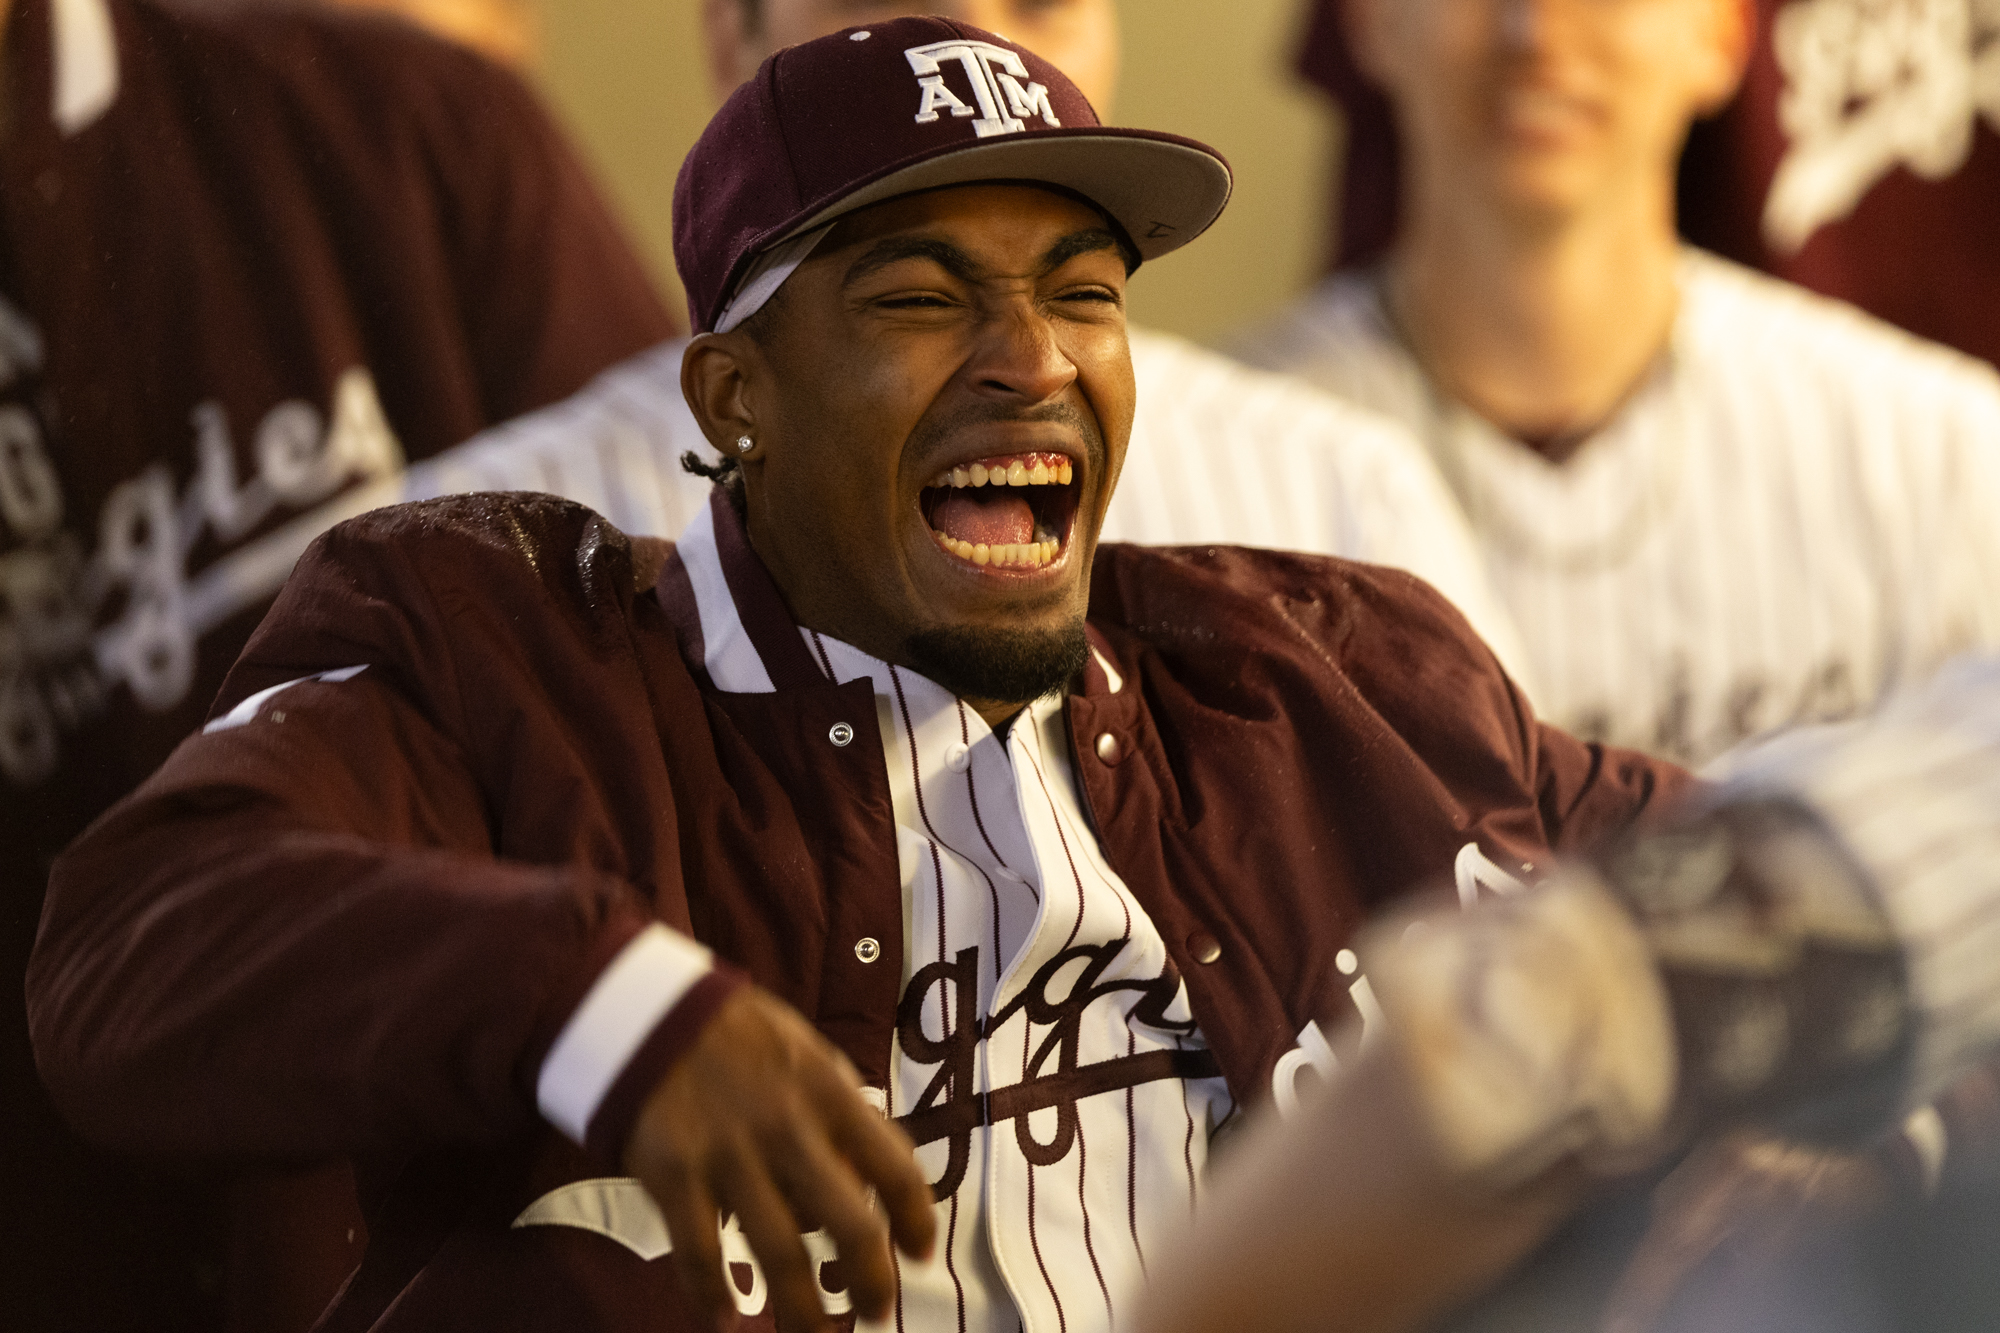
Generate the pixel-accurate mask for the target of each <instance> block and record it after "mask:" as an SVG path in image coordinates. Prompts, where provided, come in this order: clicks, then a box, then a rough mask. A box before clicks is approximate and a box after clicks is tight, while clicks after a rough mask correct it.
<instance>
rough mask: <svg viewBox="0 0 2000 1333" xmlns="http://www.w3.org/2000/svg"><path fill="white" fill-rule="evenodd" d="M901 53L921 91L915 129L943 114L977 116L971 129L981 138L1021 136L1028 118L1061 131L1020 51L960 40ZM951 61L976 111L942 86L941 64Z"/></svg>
mask: <svg viewBox="0 0 2000 1333" xmlns="http://www.w3.org/2000/svg"><path fill="white" fill-rule="evenodd" d="M903 54H904V55H905V56H906V57H908V59H909V62H910V69H911V71H912V72H914V73H915V74H916V76H917V86H918V87H919V88H921V89H922V90H923V96H922V101H921V102H920V103H919V104H918V106H917V124H919V125H929V124H932V123H933V122H935V121H936V120H937V119H938V118H939V114H940V113H941V112H945V111H949V112H950V113H951V114H952V115H953V116H955V117H958V118H959V119H964V118H965V117H967V116H976V117H978V119H976V120H974V121H973V122H972V130H973V133H974V134H975V135H977V136H978V137H979V138H981V139H985V138H988V137H990V136H992V135H995V134H1019V133H1021V132H1022V131H1023V130H1025V129H1027V128H1028V124H1027V120H1028V117H1030V116H1040V117H1041V118H1042V123H1043V124H1045V125H1049V126H1051V127H1053V128H1056V129H1061V128H1062V122H1061V121H1060V120H1057V119H1056V109H1055V107H1054V106H1053V105H1051V104H1050V102H1049V90H1048V89H1047V88H1045V87H1043V86H1042V85H1041V84H1039V83H1035V82H1033V81H1032V80H1031V79H1029V77H1028V66H1027V62H1026V61H1024V60H1022V59H1021V56H1020V53H1019V52H1016V51H1010V50H1008V49H1007V48H1006V47H1004V46H995V45H993V44H992V43H990V42H975V41H968V40H965V39H958V40H954V41H949V42H932V43H930V44H929V45H927V46H913V47H910V48H909V49H908V50H906V51H904V52H903ZM954 60H955V61H957V62H958V63H959V65H960V66H961V67H962V68H963V69H964V70H965V77H966V79H967V80H968V81H969V82H970V83H971V84H972V97H973V101H975V102H977V103H978V106H976V107H975V106H972V105H970V104H969V103H967V102H966V101H965V100H964V99H963V98H961V97H960V96H959V95H958V94H957V93H955V92H953V91H952V90H951V89H950V88H948V87H946V86H945V81H944V70H945V66H946V64H947V63H948V62H950V61H954Z"/></svg>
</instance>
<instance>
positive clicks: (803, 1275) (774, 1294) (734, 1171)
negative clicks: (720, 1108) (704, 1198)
mask: <svg viewBox="0 0 2000 1333" xmlns="http://www.w3.org/2000/svg"><path fill="white" fill-rule="evenodd" d="M718 1183H719V1184H720V1185H721V1186H722V1188H723V1190H724V1191H725V1193H726V1194H727V1196H728V1200H729V1205H730V1207H731V1208H733V1209H734V1210H735V1212H736V1220H737V1222H738V1224H739V1225H741V1227H742V1228H743V1238H744V1239H745V1240H747V1241H749V1242H750V1252H751V1253H752V1254H754V1255H756V1256H757V1263H758V1265H759V1266H760V1267H761V1268H762V1269H763V1270H764V1282H765V1284H766V1286H767V1287H768V1288H769V1290H770V1295H771V1309H772V1312H773V1313H774V1314H775V1315H776V1316H777V1320H778V1327H779V1328H781V1329H786V1330H796V1329H818V1328H822V1327H824V1326H825V1325H826V1323H827V1314H826V1306H825V1305H823V1304H822V1303H821V1301H820V1285H819V1265H818V1264H817V1263H815V1262H814V1261H813V1258H812V1256H811V1255H809V1254H807V1253H806V1246H805V1241H804V1239H803V1238H802V1237H801V1236H800V1235H799V1223H798V1219H797V1218H796V1217H795V1216H793V1214H792V1210H791V1209H790V1208H788V1207H787V1206H786V1204H785V1200H784V1197H783V1196H782V1195H781V1194H779V1192H778V1187H777V1186H776V1185H774V1184H773V1183H772V1181H771V1178H770V1176H769V1175H767V1174H765V1167H764V1164H763V1163H761V1162H756V1161H749V1160H739V1161H737V1162H735V1163H733V1164H732V1165H731V1166H730V1167H728V1168H727V1169H726V1170H725V1172H724V1173H723V1178H722V1179H721V1180H720V1181H719V1182H718Z"/></svg>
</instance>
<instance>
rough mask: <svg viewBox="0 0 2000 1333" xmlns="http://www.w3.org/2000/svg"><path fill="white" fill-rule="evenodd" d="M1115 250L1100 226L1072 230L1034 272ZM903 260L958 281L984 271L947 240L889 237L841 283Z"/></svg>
mask: <svg viewBox="0 0 2000 1333" xmlns="http://www.w3.org/2000/svg"><path fill="white" fill-rule="evenodd" d="M1119 249H1120V246H1119V244H1118V238H1117V237H1116V236H1114V235H1112V234H1111V232H1110V231H1108V230H1106V229H1105V228H1103V227H1088V228H1085V229H1084V230H1082V231H1073V232H1071V233H1070V234H1069V235H1067V236H1065V237H1063V238H1062V239H1061V240H1059V241H1057V242H1056V243H1055V244H1054V245H1052V246H1050V247H1049V248H1048V251H1047V252H1046V253H1045V254H1043V255H1042V258H1041V263H1040V265H1039V269H1038V275H1040V274H1048V273H1053V272H1055V271H1056V270H1057V269H1059V268H1061V267H1062V266H1063V265H1064V264H1067V263H1069V261H1070V260H1072V259H1075V258H1076V257H1077V256H1078V255H1087V254H1094V253H1095V252H1097V251H1099V250H1119ZM906 259H928V260H930V261H931V262H932V263H934V264H936V265H937V266H938V267H939V268H941V269H943V270H944V271H945V272H947V273H949V274H951V276H953V277H954V278H957V279H959V280H960V281H961V282H977V281H979V280H980V279H981V278H982V277H984V276H985V274H986V268H985V266H984V265H982V264H981V263H980V262H979V261H978V260H976V259H974V258H973V257H972V256H971V255H969V254H967V253H966V252H965V251H963V250H961V249H959V248H958V247H957V246H956V245H953V244H952V243H951V242H950V241H941V240H937V239H935V238H933V237H924V236H891V237H889V238H888V239H886V240H883V241H880V242H878V243H876V244H875V245H873V246H871V247H869V249H868V250H867V252H866V253H864V254H863V255H862V256H861V257H860V258H859V259H856V260H855V261H854V262H853V263H852V264H851V265H849V266H848V269H847V276H846V277H845V278H843V279H842V280H841V285H842V286H844V287H851V286H853V285H854V284H855V283H857V282H860V281H861V280H862V279H863V278H866V277H867V276H869V275H870V274H871V273H877V272H880V271H881V270H882V269H885V268H887V267H889V265H891V264H899V263H901V262H903V261H904V260H906Z"/></svg>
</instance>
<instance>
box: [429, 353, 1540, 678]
mask: <svg viewBox="0 0 2000 1333" xmlns="http://www.w3.org/2000/svg"><path fill="white" fill-rule="evenodd" d="M1131 341H1132V365H1133V371H1134V374H1135V376H1136V378H1137V382H1138V389H1139V408H1138V414H1137V416H1136V418H1135V420H1134V422H1133V428H1132V442H1131V448H1130V450H1129V452H1128V453H1127V455H1126V462H1125V470H1124V473H1123V475H1122V477H1121V479H1120V481H1119V485H1118V491H1117V494H1116V496H1115V497H1114V498H1113V500H1112V504H1111V510H1110V513H1109V515H1108V516H1107V517H1106V520H1105V527H1104V538H1105V540H1107V541H1136V542H1153V543H1166V544H1183V543H1186V544H1192V543H1203V542H1226V543H1230V544H1234V545H1243V546H1266V547H1278V548H1282V549H1287V550H1300V551H1311V552H1315V553H1318V554H1323V555H1339V556H1346V557H1348V558H1350V559H1355V560H1366V561H1370V562H1373V563H1377V564H1387V565H1397V566H1400V567H1402V568H1404V569H1408V570H1410V571H1412V572H1413V573H1416V574H1417V575H1419V576H1421V577H1422V578H1424V579H1425V580H1427V581H1428V582H1430V583H1431V584H1432V585H1433V586H1435V587H1436V588H1437V589H1438V590H1439V591H1440V592H1442V593H1444V594H1445V596H1447V597H1449V598H1450V599H1451V600H1452V601H1453V602H1454V603H1455V604H1456V605H1457V606H1458V608H1459V610H1461V611H1462V612H1464V613H1465V616H1466V618H1467V619H1468V620H1470V621H1471V622H1472V624H1473V626H1474V628H1476V629H1477V630H1478V631H1479V632H1480V633H1481V635H1483V636H1484V637H1485V639H1486V641H1487V643H1488V644H1489V645H1490V646H1491V647H1492V648H1493V650H1494V652H1495V653H1496V654H1497V655H1498V656H1499V658H1500V660H1501V662H1502V663H1504V664H1505V665H1506V666H1507V668H1508V669H1509V671H1510V672H1513V673H1514V674H1515V676H1516V678H1517V679H1520V680H1521V681H1522V683H1523V685H1524V687H1526V688H1528V689H1529V692H1530V694H1532V693H1533V684H1534V682H1533V681H1532V679H1531V667H1530V664H1529V662H1528V658H1527V654H1526V653H1525V652H1524V651H1523V650H1522V647H1521V641H1520V637H1519V635H1518V634H1517V633H1516V632H1515V629H1514V626H1513V623H1512V621H1511V619H1510V617H1509V616H1508V615H1507V613H1506V612H1505V611H1504V610H1503V609H1502V608H1501V605H1500V602H1499V599H1498V598H1497V597H1496V596H1495V595H1494V594H1493V591H1492V589H1491V587H1490V585H1489V584H1488V582H1487V577H1486V573H1485V570H1484V569H1483V567H1482V566H1481V563H1480V559H1479V555H1478V552H1477V549H1476V547H1475V544H1474V542H1473V539H1472V535H1471V533H1470V532H1468V531H1467V529H1466V527H1465V522H1464V519H1463V517H1462V516H1461V515H1460V514H1459V512H1458V509H1457V506H1456V505H1455V504H1454V503H1453V501H1452V498H1451V494H1450V492H1449V490H1448V489H1447V488H1446V487H1445V484H1444V482H1443V480H1442V479H1441V478H1440V477H1439V476H1438V473H1437V469H1436V468H1435V467H1434V466H1433V465H1432V464H1431V462H1430V460H1429V458H1428V457H1426V456H1425V454H1424V451H1423V449H1422V448H1421V447H1420V446H1419V445H1418V444H1417V443H1416V441H1414V440H1412V439H1410V438H1409V436H1408V434H1407V433H1406V432H1405V431H1404V430H1403V429H1402V428H1401V427H1400V426H1398V425H1397V424H1395V423H1394V422H1391V421H1387V420H1385V419H1383V418H1381V417H1379V416H1377V415H1375V414H1373V413H1370V412H1365V411H1362V410H1359V409H1357V408H1354V407H1352V406H1349V405H1348V404H1346V403H1344V402H1341V401H1339V400H1337V399H1335V398H1333V397H1331V396H1330V395H1327V394H1324V393H1321V392H1318V391H1316V390H1314V389H1312V388H1310V387H1308V386H1306V385H1303V384H1300V383H1299V382H1298V381H1296V380H1293V379H1290V378H1288V377H1284V376H1278V375H1270V374H1265V373H1262V372H1259V371H1254V370H1251V369H1249V368H1247V367H1244V366H1242V365H1240V364H1238V363H1237V362H1235V361H1232V360H1230V359H1229V358H1227V357H1223V356H1219V355H1217V354H1216V353H1214V352H1210V351H1205V350H1203V349H1201V348H1198V347H1195V346H1194V345H1193V344H1191V343H1187V342H1183V341H1181V340H1180V339H1178V338H1173V337H1169V336H1167V335H1164V334H1160V333H1154V332H1149V331H1146V330H1137V329H1135V330H1133V332H1132V335H1131ZM685 346H686V344H685V343H683V342H679V341H675V342H668V343H662V344H660V345H659V346H658V347H655V348H652V349H651V350H649V351H647V352H644V353H642V354H641V355H639V356H636V357H633V358H632V359H630V360H629V361H627V362H625V363H624V364H622V365H619V366H616V367H614V368H613V369H611V370H609V371H607V372H605V373H604V374H603V375H601V376H599V377H598V379H597V380H596V381H595V382H593V383H592V384H591V385H590V386H589V387H588V388H586V389H584V390H583V391H582V392H581V393H578V394H576V395H575V396H574V397H572V398H570V399H568V400H566V401H564V402H561V403H557V404H555V405H554V406H552V407H548V408H544V409H542V410H541V411H539V412H534V413H531V414H529V415H527V416H524V417H521V418H518V419H517V420H515V421H511V422H508V423H505V424H503V425H501V426H498V427H495V428H493V429H491V430H488V431H485V432H483V433H482V434H480V435H478V436H476V437H474V438H473V439H472V440H471V441H470V442H468V443H467V444H466V445H464V446H462V447H461V448H459V449H456V450H454V451H453V452H452V454H451V455H450V457H449V458H446V459H440V460H438V461H437V462H435V463H433V464H430V465H423V466H418V467H415V468H412V469H411V471H410V473H409V476H408V479H407V481H406V485H405V491H404V497H405V498H407V499H412V500H416V499H428V498H430V497H432V496H435V495H445V494H450V493H452V492H456V491H469V490H540V491H549V492H551V493H553V494H557V495H564V496H567V497H569V498H570V499H573V500H578V501H581V502H582V503H584V504H587V505H589V506H591V507H592V508H593V509H596V510H597V511H598V512H600V513H602V514H603V515H604V516H605V517H607V518H609V519H610V520H611V521H612V522H613V523H615V524H617V525H618V526H619V527H620V528H623V529H624V530H625V531H627V532H633V533H646V534H650V535H654V536H663V537H672V536H675V535H677V534H678V533H680V532H681V531H682V530H683V529H684V528H685V527H686V526H687V525H688V524H689V523H691V522H692V521H693V520H694V518H695V516H696V515H697V514H699V513H700V512H701V510H702V509H703V507H704V506H706V505H707V503H708V483H707V482H706V481H704V480H702V479H701V478H699V477H691V476H689V475H687V474H686V473H685V472H683V471H682V470H681V467H680V464H679V462H678V460H679V458H680V455H681V454H682V453H684V452H686V451H688V450H694V451H696V452H698V453H700V454H701V455H702V456H704V457H707V458H711V459H712V458H713V456H714V455H713V452H712V451H711V450H710V449H709V447H708V443H707V441H706V440H704V439H703V438H702V435H701V432H700V430H699V429H698V428H697V427H696V425H695V422H694V418H693V416H692V414H690V413H689V411H688V409H687V405H686V403H685V402H684V401H683V400H682V398H681V388H680V365H681V353H682V350H683V349H684V348H685Z"/></svg>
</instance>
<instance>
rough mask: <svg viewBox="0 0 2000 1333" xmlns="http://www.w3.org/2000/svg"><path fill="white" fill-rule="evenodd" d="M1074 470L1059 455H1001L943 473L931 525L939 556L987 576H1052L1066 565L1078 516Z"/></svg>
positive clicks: (928, 509) (927, 496) (928, 496)
mask: <svg viewBox="0 0 2000 1333" xmlns="http://www.w3.org/2000/svg"><path fill="white" fill-rule="evenodd" d="M1074 474H1075V464H1074V463H1073V462H1072V461H1071V460H1070V459H1069V457H1068V456H1067V455H1064V454H1055V453H1028V454H1001V455H997V456H995V457H992V458H982V459H979V460H978V461H977V462H972V463H963V464H960V465H959V466H957V467H954V468H952V469H951V470H950V471H949V472H942V473H939V474H938V476H937V478H936V479H935V480H933V481H932V482H931V484H930V485H929V486H926V487H925V488H924V492H923V496H922V499H921V501H920V503H921V504H922V506H923V511H924V522H926V523H928V524H929V525H930V529H931V537H932V538H933V539H934V540H935V541H936V542H937V544H938V547H939V549H941V550H943V551H944V552H945V553H946V554H948V555H951V556H955V557H957V558H958V559H960V560H963V561H966V562H967V563H969V564H973V565H977V566H979V567H981V568H987V569H1018V570H1039V569H1046V568H1048V567H1049V566H1051V565H1053V564H1055V563H1056V562H1057V561H1059V560H1061V559H1062V555H1063V551H1064V550H1065V548H1066V547H1067V546H1068V544H1069V536H1070V528H1071V525H1072V521H1073V520H1074V518H1075V516H1076V506H1077V491H1078V489H1079V487H1078V483H1077V482H1076V481H1075V480H1074Z"/></svg>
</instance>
